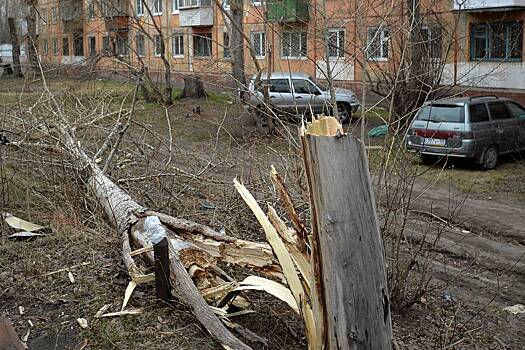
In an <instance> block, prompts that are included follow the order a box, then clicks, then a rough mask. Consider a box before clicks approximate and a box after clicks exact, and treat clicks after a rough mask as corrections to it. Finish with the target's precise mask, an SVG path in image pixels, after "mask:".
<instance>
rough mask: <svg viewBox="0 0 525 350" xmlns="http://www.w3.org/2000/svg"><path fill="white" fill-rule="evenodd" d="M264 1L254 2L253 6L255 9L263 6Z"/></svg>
mask: <svg viewBox="0 0 525 350" xmlns="http://www.w3.org/2000/svg"><path fill="white" fill-rule="evenodd" d="M262 4H263V3H262V0H252V5H253V6H255V7H259V6H262Z"/></svg>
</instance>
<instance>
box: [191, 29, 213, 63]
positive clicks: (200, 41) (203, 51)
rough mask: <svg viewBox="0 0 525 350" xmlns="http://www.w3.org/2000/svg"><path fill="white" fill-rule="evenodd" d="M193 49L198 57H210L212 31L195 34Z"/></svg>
mask: <svg viewBox="0 0 525 350" xmlns="http://www.w3.org/2000/svg"><path fill="white" fill-rule="evenodd" d="M193 50H194V55H195V56H196V57H210V56H211V33H206V34H198V35H194V36H193Z"/></svg>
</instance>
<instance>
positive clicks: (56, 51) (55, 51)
mask: <svg viewBox="0 0 525 350" xmlns="http://www.w3.org/2000/svg"><path fill="white" fill-rule="evenodd" d="M53 55H55V56H58V39H57V38H53Z"/></svg>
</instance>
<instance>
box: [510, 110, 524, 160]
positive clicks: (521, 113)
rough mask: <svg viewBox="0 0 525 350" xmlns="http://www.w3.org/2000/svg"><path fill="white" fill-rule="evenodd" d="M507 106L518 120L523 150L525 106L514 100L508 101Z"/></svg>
mask: <svg viewBox="0 0 525 350" xmlns="http://www.w3.org/2000/svg"><path fill="white" fill-rule="evenodd" d="M507 108H508V109H509V112H510V115H511V117H512V118H514V119H516V120H517V123H518V125H517V127H518V144H519V148H520V149H521V150H523V149H525V108H523V107H522V106H520V105H519V104H517V103H516V102H512V101H508V102H507Z"/></svg>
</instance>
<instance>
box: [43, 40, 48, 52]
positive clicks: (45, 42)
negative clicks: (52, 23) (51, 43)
mask: <svg viewBox="0 0 525 350" xmlns="http://www.w3.org/2000/svg"><path fill="white" fill-rule="evenodd" d="M47 51H48V47H47V39H44V40H42V53H43V54H44V55H47Z"/></svg>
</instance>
